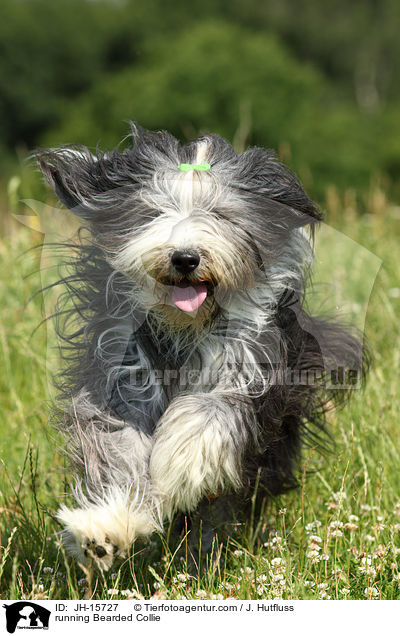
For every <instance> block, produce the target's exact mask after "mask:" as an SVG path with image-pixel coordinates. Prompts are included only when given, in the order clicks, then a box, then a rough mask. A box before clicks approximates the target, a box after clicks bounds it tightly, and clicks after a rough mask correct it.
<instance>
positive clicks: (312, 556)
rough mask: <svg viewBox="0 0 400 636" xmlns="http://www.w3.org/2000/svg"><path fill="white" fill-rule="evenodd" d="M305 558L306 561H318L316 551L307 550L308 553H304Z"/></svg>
mask: <svg viewBox="0 0 400 636" xmlns="http://www.w3.org/2000/svg"><path fill="white" fill-rule="evenodd" d="M306 557H307V558H308V559H319V558H320V556H319V552H318V550H308V552H306Z"/></svg>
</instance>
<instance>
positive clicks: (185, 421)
mask: <svg viewBox="0 0 400 636" xmlns="http://www.w3.org/2000/svg"><path fill="white" fill-rule="evenodd" d="M227 417H229V418H230V419H231V420H232V419H233V418H234V413H233V411H232V410H231V409H229V408H225V409H223V408H221V405H220V403H219V402H215V403H213V399H212V395H207V394H203V395H200V396H198V395H197V396H183V397H179V398H176V399H175V400H174V401H173V402H172V403H171V405H170V406H169V408H168V409H167V411H166V412H165V414H164V416H163V417H162V418H161V420H160V422H159V424H158V427H157V431H156V434H155V444H154V447H153V451H152V454H151V458H150V475H151V479H152V483H153V484H154V485H155V486H156V488H157V489H158V490H159V492H160V496H161V497H162V499H163V503H164V514H165V515H168V516H171V515H172V513H173V512H174V510H176V509H179V510H186V511H191V510H193V509H194V508H195V507H196V506H197V504H198V503H199V501H200V500H201V499H202V498H203V497H204V496H207V495H216V494H218V493H220V492H221V491H224V490H227V489H231V488H233V489H234V490H236V489H238V488H239V487H240V485H241V475H240V457H238V453H237V449H236V447H235V445H234V443H233V439H232V438H231V437H230V436H229V435H227V434H226V428H227V427H226V424H227V422H226V418H227ZM237 435H238V436H240V435H242V436H243V433H241V432H240V431H237Z"/></svg>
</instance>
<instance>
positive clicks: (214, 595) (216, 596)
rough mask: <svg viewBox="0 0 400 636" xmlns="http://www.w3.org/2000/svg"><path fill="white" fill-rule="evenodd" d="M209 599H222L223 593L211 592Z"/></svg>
mask: <svg viewBox="0 0 400 636" xmlns="http://www.w3.org/2000/svg"><path fill="white" fill-rule="evenodd" d="M210 598H211V600H213V601H222V600H223V599H224V595H223V594H220V593H219V594H211V597H210Z"/></svg>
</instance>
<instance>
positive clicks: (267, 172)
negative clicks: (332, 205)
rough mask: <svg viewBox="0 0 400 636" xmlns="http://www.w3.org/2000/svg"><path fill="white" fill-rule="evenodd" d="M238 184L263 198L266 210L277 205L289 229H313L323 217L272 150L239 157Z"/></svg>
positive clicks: (248, 153) (254, 149) (249, 151)
mask: <svg viewBox="0 0 400 636" xmlns="http://www.w3.org/2000/svg"><path fill="white" fill-rule="evenodd" d="M239 166H240V168H241V170H242V172H243V176H242V180H243V183H246V185H247V188H248V190H249V191H250V192H253V193H254V194H255V195H256V196H257V198H258V199H259V198H264V199H265V204H266V207H268V208H269V207H270V203H271V202H274V201H276V202H278V203H280V204H281V205H280V206H279V210H280V214H281V215H282V218H283V217H284V218H285V219H286V222H287V224H288V226H289V227H292V228H295V227H302V226H305V225H314V224H315V223H317V222H318V221H321V220H322V218H323V214H322V212H321V210H320V209H319V208H318V206H317V205H316V204H315V203H314V202H313V201H312V200H311V199H310V198H309V196H308V195H307V194H306V192H305V190H304V188H303V186H302V184H301V182H300V180H299V179H298V178H297V176H296V175H295V173H294V172H292V171H291V170H290V169H289V168H287V167H286V166H285V165H284V164H282V163H281V162H280V161H279V160H278V159H277V158H276V156H275V153H274V152H273V151H272V150H266V149H265V148H258V147H255V148H249V149H248V150H246V151H245V152H244V153H243V154H241V155H240V157H239Z"/></svg>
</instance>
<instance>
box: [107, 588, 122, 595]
mask: <svg viewBox="0 0 400 636" xmlns="http://www.w3.org/2000/svg"><path fill="white" fill-rule="evenodd" d="M118 593H119V590H116V589H115V588H114V587H112V588H110V589H109V590H107V594H108V595H109V596H114V594H118Z"/></svg>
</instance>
